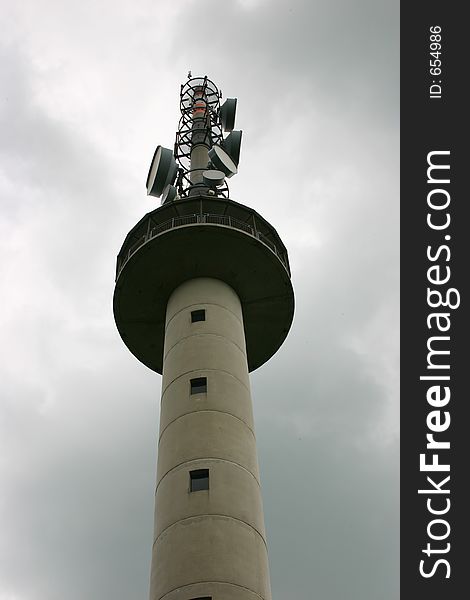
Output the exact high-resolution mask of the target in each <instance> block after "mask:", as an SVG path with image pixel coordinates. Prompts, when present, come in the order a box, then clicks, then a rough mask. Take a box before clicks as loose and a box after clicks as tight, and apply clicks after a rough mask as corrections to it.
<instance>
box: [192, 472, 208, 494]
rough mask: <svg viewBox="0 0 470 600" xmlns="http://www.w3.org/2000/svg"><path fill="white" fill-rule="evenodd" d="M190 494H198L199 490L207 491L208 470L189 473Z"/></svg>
mask: <svg viewBox="0 0 470 600" xmlns="http://www.w3.org/2000/svg"><path fill="white" fill-rule="evenodd" d="M189 477H190V480H191V481H190V487H189V490H190V491H191V492H199V490H208V489H209V469H197V470H196V471H189Z"/></svg>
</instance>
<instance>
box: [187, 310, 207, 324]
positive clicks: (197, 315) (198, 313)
mask: <svg viewBox="0 0 470 600" xmlns="http://www.w3.org/2000/svg"><path fill="white" fill-rule="evenodd" d="M205 320H206V311H205V310H204V309H203V308H201V309H200V310H192V311H191V323H197V322H198V321H205Z"/></svg>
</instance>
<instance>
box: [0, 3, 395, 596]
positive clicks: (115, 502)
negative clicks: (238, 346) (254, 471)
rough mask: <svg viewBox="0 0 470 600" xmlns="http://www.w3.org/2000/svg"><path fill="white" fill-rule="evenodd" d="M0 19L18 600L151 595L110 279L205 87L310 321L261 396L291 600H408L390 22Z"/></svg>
mask: <svg viewBox="0 0 470 600" xmlns="http://www.w3.org/2000/svg"><path fill="white" fill-rule="evenodd" d="M5 4H6V10H5V22H6V24H7V27H6V31H7V34H6V36H5V38H4V40H5V41H4V43H3V45H0V65H1V68H0V74H1V75H0V78H1V80H0V85H1V89H2V94H1V96H0V127H1V129H2V136H1V138H0V160H1V166H0V194H1V197H2V204H1V211H0V233H1V236H0V251H1V253H2V261H0V271H1V273H0V274H1V277H2V292H1V293H2V314H1V315H0V324H1V327H2V338H3V355H4V356H3V360H2V363H1V365H0V381H1V382H2V383H1V402H0V439H1V442H0V453H1V454H0V455H1V456H2V458H1V459H0V478H1V480H2V494H1V498H2V499H1V501H0V527H1V530H2V534H3V535H2V537H1V539H0V599H3V598H15V600H63V598H67V599H70V600H75V599H77V600H79V599H80V600H81V599H82V598H87V599H90V600H94V599H95V598H96V600H98V598H100V599H102V598H103V597H109V598H115V599H116V600H120V599H121V598H122V599H124V598H129V597H135V598H137V597H146V596H147V594H148V575H149V561H150V548H151V537H152V520H153V487H154V479H155V466H154V465H155V452H156V432H157V430H158V397H159V387H160V378H159V377H158V376H156V375H155V374H153V373H150V372H149V371H148V370H147V369H146V368H145V367H143V366H142V365H140V364H139V363H138V362H137V361H136V359H135V358H134V357H133V356H131V355H130V354H129V353H128V351H127V350H126V348H125V347H124V345H123V344H122V342H121V340H120V339H119V336H118V334H117V332H116V330H115V327H114V323H113V318H112V309H111V301H112V292H113V276H114V265H115V262H114V261H115V256H116V254H117V252H118V250H119V247H120V245H121V243H122V241H123V239H124V236H125V234H126V233H127V231H128V230H129V229H130V227H132V226H133V224H134V223H135V222H136V221H137V220H138V219H139V218H140V217H141V216H142V215H143V214H144V213H145V212H147V211H148V210H151V209H152V208H153V205H152V203H151V202H150V201H149V199H147V198H146V197H145V191H144V185H143V184H144V181H145V177H146V172H147V168H148V163H149V161H150V158H151V155H152V153H153V150H154V147H155V145H156V144H157V143H162V144H163V145H166V146H168V147H171V146H172V144H173V140H174V132H175V129H176V126H177V119H178V105H177V102H178V91H179V84H180V82H181V81H183V80H184V77H185V75H186V72H187V70H188V69H189V68H191V69H192V72H193V74H199V73H201V74H205V73H207V74H208V75H209V76H210V77H212V78H213V79H214V81H215V82H216V83H217V84H218V85H219V86H220V87H221V88H222V90H223V92H224V95H225V96H229V97H230V96H238V99H239V105H238V115H237V126H238V127H240V128H242V129H243V130H244V139H243V147H242V158H241V164H240V174H239V175H238V177H237V178H233V179H232V180H231V181H230V184H231V189H232V197H233V198H234V199H235V200H238V201H241V202H243V203H246V204H249V205H252V206H254V207H255V208H256V209H257V210H259V212H261V214H263V215H264V216H265V217H266V218H267V219H269V220H270V221H271V222H272V223H273V224H274V225H275V226H276V228H277V229H278V230H279V232H280V234H281V235H282V237H283V239H284V241H285V242H286V244H287V246H288V248H289V250H290V260H291V266H292V273H293V280H294V286H295V290H296V315H295V320H294V325H293V328H292V331H291V333H290V334H289V337H288V339H287V341H286V343H285V344H284V346H283V347H282V348H281V350H280V351H279V352H278V354H277V355H276V356H275V357H273V359H272V360H271V361H270V362H269V363H267V364H266V365H265V366H263V368H262V369H260V370H259V371H257V372H255V373H254V374H253V377H252V382H253V397H254V405H255V416H256V425H257V437H258V448H259V454H260V465H261V472H262V481H263V489H264V503H265V513H266V525H267V530H268V539H269V553H270V564H271V574H272V587H273V597H274V599H276V598H282V597H284V596H289V598H291V599H292V600H303V599H304V598H307V597H310V596H311V590H312V581H314V585H315V588H316V590H317V593H318V596H319V597H322V598H324V599H325V600H330V599H331V600H339V599H341V598H348V600H369V599H370V600H375V599H376V598H378V597H380V598H382V599H384V600H395V599H396V598H397V597H398V557H397V553H398V525H397V519H398V492H397V490H398V475H397V468H398V451H397V447H398V440H397V430H398V411H397V394H398V389H397V381H398V359H397V352H398V350H397V344H398V334H397V327H398V300H397V294H398V183H397V180H398V5H397V4H396V3H390V2H385V1H383V2H382V1H381V2H372V0H361V1H360V2H355V3H349V2H344V1H340V0H335V2H329V3H328V2H323V1H321V2H317V3H311V2H307V1H306V0H296V1H294V2H290V3H285V2H279V1H276V2H268V1H267V0H243V1H239V2H231V3H225V4H223V6H222V5H221V4H220V2H219V3H216V2H215V1H213V0H202V2H201V1H200V2H197V3H196V2H194V1H192V0H186V1H185V2H181V3H178V5H176V3H172V2H167V1H161V2H158V3H155V2H150V0H149V1H145V2H142V3H139V4H138V5H134V4H133V3H131V2H127V1H124V2H122V3H120V4H119V5H118V7H117V6H116V4H115V3H112V2H109V1H105V2H102V3H99V5H97V4H96V3H94V2H90V1H89V0H85V1H84V2H81V3H78V4H77V3H72V2H70V3H69V2H65V3H57V2H53V1H52V0H50V1H45V2H42V3H41V5H40V6H39V5H38V4H37V3H34V2H25V3H21V5H20V4H18V3H14V2H8V1H6V2H5ZM201 35H203V38H204V40H206V41H207V40H208V39H209V37H210V43H201V42H200V41H199V36H201ZM232 182H233V183H232Z"/></svg>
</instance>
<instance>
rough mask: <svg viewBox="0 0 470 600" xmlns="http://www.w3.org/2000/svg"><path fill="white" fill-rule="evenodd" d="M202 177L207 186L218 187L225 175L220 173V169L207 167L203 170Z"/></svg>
mask: <svg viewBox="0 0 470 600" xmlns="http://www.w3.org/2000/svg"><path fill="white" fill-rule="evenodd" d="M202 179H203V181H204V183H205V184H206V185H208V186H209V187H219V186H221V185H223V184H224V181H225V175H224V174H223V173H222V171H217V170H216V169H208V170H207V171H204V172H203V174H202Z"/></svg>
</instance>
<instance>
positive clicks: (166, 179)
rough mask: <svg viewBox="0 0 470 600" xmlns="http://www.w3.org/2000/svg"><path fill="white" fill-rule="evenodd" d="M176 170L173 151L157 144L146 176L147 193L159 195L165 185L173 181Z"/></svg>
mask: <svg viewBox="0 0 470 600" xmlns="http://www.w3.org/2000/svg"><path fill="white" fill-rule="evenodd" d="M177 171H178V165H177V164H176V160H175V157H174V156H173V152H172V151H171V150H169V149H168V148H164V147H163V146H157V149H156V150H155V154H154V155H153V159H152V163H151V164H150V169H149V174H148V176H147V194H148V195H149V196H157V197H159V196H161V195H162V192H163V190H164V189H165V188H166V186H167V185H171V184H173V183H174V181H175V179H176V173H177Z"/></svg>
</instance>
